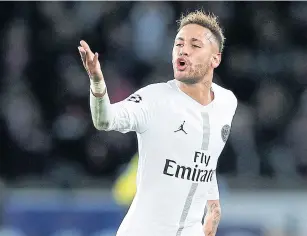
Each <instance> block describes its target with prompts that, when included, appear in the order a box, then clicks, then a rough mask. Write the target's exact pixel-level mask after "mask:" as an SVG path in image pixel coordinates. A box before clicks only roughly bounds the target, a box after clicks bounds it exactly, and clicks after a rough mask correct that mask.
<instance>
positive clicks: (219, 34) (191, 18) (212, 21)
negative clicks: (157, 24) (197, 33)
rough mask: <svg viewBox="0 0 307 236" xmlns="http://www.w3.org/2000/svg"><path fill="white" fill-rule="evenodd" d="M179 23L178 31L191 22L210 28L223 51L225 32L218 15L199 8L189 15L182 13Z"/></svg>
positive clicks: (220, 49)
mask: <svg viewBox="0 0 307 236" xmlns="http://www.w3.org/2000/svg"><path fill="white" fill-rule="evenodd" d="M177 23H178V25H179V28H178V31H180V30H181V29H182V28H183V27H184V26H186V25H189V24H196V25H200V26H203V27H205V28H207V29H209V30H210V31H211V33H212V34H213V36H214V37H215V39H216V40H217V42H218V45H219V51H220V52H222V51H223V49H224V43H225V37H224V34H223V30H222V28H221V27H220V24H219V22H218V17H217V16H215V15H214V14H213V13H208V14H206V13H205V12H204V11H203V10H197V11H194V12H190V13H188V14H187V15H182V16H181V18H180V19H179V20H178V21H177Z"/></svg>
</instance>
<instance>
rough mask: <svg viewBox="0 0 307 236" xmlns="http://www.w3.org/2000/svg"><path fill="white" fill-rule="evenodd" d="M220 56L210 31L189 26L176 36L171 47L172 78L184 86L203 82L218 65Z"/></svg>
mask: <svg viewBox="0 0 307 236" xmlns="http://www.w3.org/2000/svg"><path fill="white" fill-rule="evenodd" d="M220 59H221V55H220V53H219V50H218V45H217V43H216V41H215V38H214V36H213V35H212V33H211V31H210V30H208V29H207V28H204V27H202V26H200V25H196V24H189V25H186V26H184V27H183V28H182V29H181V30H180V31H179V32H178V34H177V36H176V39H175V43H174V47H173V60H172V62H173V69H174V77H175V79H176V80H179V81H181V82H183V83H186V84H195V83H198V82H200V81H202V80H203V78H204V76H205V75H206V74H207V73H208V71H209V70H213V69H214V68H216V67H217V66H218V65H219V63H220Z"/></svg>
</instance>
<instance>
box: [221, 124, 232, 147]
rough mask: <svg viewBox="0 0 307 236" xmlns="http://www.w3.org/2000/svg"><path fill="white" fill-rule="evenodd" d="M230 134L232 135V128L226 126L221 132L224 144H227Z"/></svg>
mask: <svg viewBox="0 0 307 236" xmlns="http://www.w3.org/2000/svg"><path fill="white" fill-rule="evenodd" d="M229 134H230V126H229V125H224V126H223V128H222V130H221V136H222V140H223V142H224V143H226V141H227V139H228V136H229Z"/></svg>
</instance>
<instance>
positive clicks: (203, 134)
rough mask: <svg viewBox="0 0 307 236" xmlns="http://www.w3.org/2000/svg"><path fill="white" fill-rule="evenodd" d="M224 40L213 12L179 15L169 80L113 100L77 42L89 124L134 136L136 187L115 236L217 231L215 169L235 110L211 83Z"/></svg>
mask: <svg viewBox="0 0 307 236" xmlns="http://www.w3.org/2000/svg"><path fill="white" fill-rule="evenodd" d="M149 27H150V26H149ZM224 40H225V38H224V35H223V32H222V30H221V28H220V26H219V23H218V20H217V17H216V16H214V15H213V14H206V13H204V12H202V11H195V12H191V13H189V14H187V15H186V16H182V18H181V19H180V20H179V28H178V33H177V36H176V38H175V42H174V47H173V54H172V64H173V69H174V80H171V81H168V82H166V83H157V84H151V85H148V86H146V87H144V88H141V89H140V90H138V91H137V92H135V93H134V94H132V95H131V96H129V97H128V98H127V99H126V100H123V101H121V102H118V103H115V104H110V100H109V96H108V92H107V87H106V84H105V80H104V77H103V73H102V70H101V68H100V63H99V61H98V53H95V54H94V53H93V52H92V51H91V49H90V47H89V45H88V44H87V43H86V42H85V41H81V42H80V44H81V46H80V47H78V49H79V52H80V55H81V58H82V61H83V65H84V67H85V69H86V71H87V73H88V75H89V77H90V109H91V114H92V120H93V123H94V126H95V127H96V128H97V129H98V130H104V131H110V130H115V131H119V132H122V133H126V132H129V131H134V132H136V133H137V138H138V148H139V164H138V173H137V191H136V195H135V197H134V200H133V202H132V204H131V206H130V209H129V211H128V213H127V215H126V217H125V218H124V220H123V222H122V224H121V226H120V228H119V229H118V232H117V236H144V235H146V236H201V235H205V236H214V235H215V234H216V231H217V227H218V223H219V220H220V217H221V207H220V203H219V191H218V184H217V180H216V167H217V162H218V158H219V155H220V154H221V152H222V150H223V148H224V146H225V143H226V140H227V138H228V135H229V132H230V127H231V123H232V119H233V116H234V114H235V110H236V107H237V99H236V97H235V96H234V94H233V93H232V92H231V91H229V90H226V89H224V88H222V87H220V86H218V85H217V84H215V83H213V82H212V79H213V72H214V69H215V68H217V67H218V66H219V64H220V62H221V54H222V51H223V46H224ZM110 79H112V78H110ZM206 204H207V214H206V216H205V220H204V225H202V223H201V221H202V216H203V212H204V209H205V207H206Z"/></svg>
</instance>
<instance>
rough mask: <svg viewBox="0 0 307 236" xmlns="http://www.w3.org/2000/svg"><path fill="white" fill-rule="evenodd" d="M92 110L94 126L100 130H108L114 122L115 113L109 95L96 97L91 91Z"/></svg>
mask: <svg viewBox="0 0 307 236" xmlns="http://www.w3.org/2000/svg"><path fill="white" fill-rule="evenodd" d="M90 109H91V115H92V120H93V124H94V126H95V128H96V129H98V130H108V129H109V128H110V126H111V125H112V122H113V113H112V107H111V103H110V99H109V96H108V93H107V92H105V94H104V95H103V96H102V97H96V96H94V95H93V93H92V91H90Z"/></svg>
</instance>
